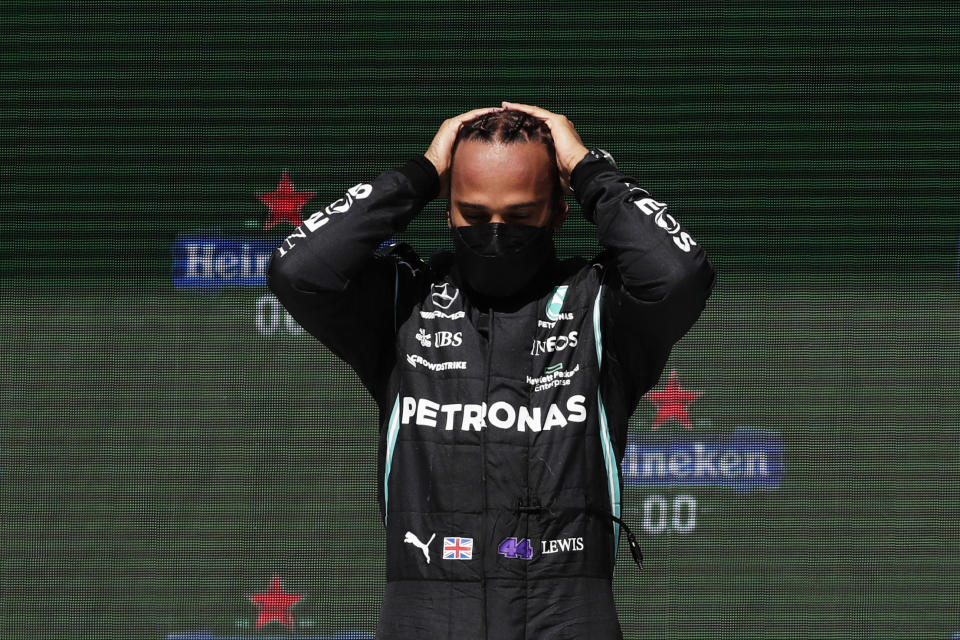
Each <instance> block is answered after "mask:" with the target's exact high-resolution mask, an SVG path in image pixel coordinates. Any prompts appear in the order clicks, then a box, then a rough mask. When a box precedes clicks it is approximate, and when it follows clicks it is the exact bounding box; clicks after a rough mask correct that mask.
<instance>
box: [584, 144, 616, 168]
mask: <svg viewBox="0 0 960 640" xmlns="http://www.w3.org/2000/svg"><path fill="white" fill-rule="evenodd" d="M590 153H591V154H593V156H594V157H595V158H603V159H604V160H606V161H607V162H609V163H610V164H612V165H613V166H615V167H616V166H617V162H616V160H614V159H613V156H612V155H610V154H609V153H608V152H606V151H604V150H603V149H600V148H597V149H591V150H590Z"/></svg>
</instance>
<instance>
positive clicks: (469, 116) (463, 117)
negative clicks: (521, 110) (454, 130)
mask: <svg viewBox="0 0 960 640" xmlns="http://www.w3.org/2000/svg"><path fill="white" fill-rule="evenodd" d="M494 111H503V107H481V108H479V109H472V110H470V111H467V112H466V113H461V114H460V115H458V116H456V117H454V119H453V120H454V122H456V123H457V124H461V123H463V122H466V121H468V120H473V119H474V118H479V117H480V116H482V115H486V114H488V113H492V112H494Z"/></svg>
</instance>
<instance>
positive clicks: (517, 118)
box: [450, 109, 563, 204]
mask: <svg viewBox="0 0 960 640" xmlns="http://www.w3.org/2000/svg"><path fill="white" fill-rule="evenodd" d="M463 140H479V141H481V142H488V143H490V144H496V143H501V144H515V143H523V142H540V143H542V144H543V145H544V146H546V147H547V151H548V152H549V153H550V157H551V158H555V157H556V155H557V150H556V147H555V146H554V143H553V136H552V135H551V134H550V127H548V126H547V123H546V122H544V121H543V120H540V119H539V118H535V117H534V116H531V115H530V114H528V113H524V112H523V111H516V110H514V109H502V110H500V111H491V112H489V113H485V114H483V115H482V116H477V117H476V118H474V119H473V120H468V121H467V122H464V123H463V124H462V125H460V130H459V131H458V132H457V137H456V139H454V141H453V149H452V150H451V152H450V166H451V169H452V167H453V158H454V156H455V155H456V152H457V145H459V144H460V142H461V141H463ZM551 171H552V173H553V180H554V182H555V183H556V189H555V193H554V195H553V198H554V203H555V204H556V203H557V202H559V200H560V199H562V198H563V191H562V188H561V185H560V174H559V169H557V166H556V164H552V170H551Z"/></svg>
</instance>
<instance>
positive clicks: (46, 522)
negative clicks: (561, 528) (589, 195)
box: [0, 2, 960, 639]
mask: <svg viewBox="0 0 960 640" xmlns="http://www.w3.org/2000/svg"><path fill="white" fill-rule="evenodd" d="M958 18H960V11H958V9H957V7H956V5H955V4H954V3H896V4H894V3H814V4H811V3H804V4H801V3H774V2H763V3H714V2H711V3H686V4H685V3H596V4H594V5H588V4H587V3H574V2H536V3H506V2H469V3H467V2H442V3H434V2H429V3H428V2H414V3H396V2H363V3H352V2H350V3H331V2H320V3H269V4H259V3H237V4H218V3H194V2H191V3H186V2H183V3H181V2H166V3H140V2H137V3H134V2H129V3H108V2H86V3H54V2H42V3H5V4H4V7H3V9H2V18H0V22H2V25H3V29H2V36H0V39H2V42H3V61H4V62H3V68H2V83H3V92H2V96H0V101H2V104H3V110H2V116H0V117H2V125H0V127H2V136H3V152H4V158H5V161H4V171H3V185H2V195H0V198H2V202H3V211H4V213H3V220H2V229H3V233H2V240H0V242H2V282H3V295H2V302H0V304H2V312H3V321H4V323H3V324H4V331H3V363H2V373H0V380H2V383H3V384H2V398H3V413H2V415H3V422H2V426H3V432H2V441H0V491H2V525H0V535H2V545H0V546H2V575H0V595H2V610H0V616H2V628H0V636H2V637H3V638H11V639H12V638H50V639H60V638H118V639H120V638H122V639H126V638H199V637H203V636H202V635H201V632H207V634H208V635H207V637H208V638H226V637H231V638H241V637H242V638H255V637H267V636H270V637H295V638H329V637H333V636H335V635H336V634H338V633H341V634H344V633H354V634H355V635H354V636H352V637H356V638H360V637H371V635H372V632H373V630H374V628H375V625H376V619H377V614H378V610H379V602H380V594H381V591H382V588H383V578H382V573H383V567H382V564H383V548H384V544H383V534H382V528H381V525H380V523H379V516H378V511H377V506H376V486H375V473H376V457H375V456H376V437H377V425H376V411H375V405H374V403H373V401H372V400H371V399H370V398H368V397H367V396H366V394H365V392H364V391H363V389H362V388H361V387H360V385H359V383H358V381H357V379H356V377H355V376H354V375H353V373H352V372H350V371H349V370H348V369H346V368H345V365H343V364H342V363H341V362H340V361H338V360H337V359H336V358H334V357H333V356H332V355H331V354H330V353H329V352H328V351H327V350H326V349H325V348H324V347H322V346H321V345H320V344H319V343H318V342H316V341H315V340H314V339H313V338H312V337H311V336H309V335H308V334H306V333H305V332H303V331H302V330H301V329H300V328H299V327H298V326H297V325H296V324H295V323H294V322H292V321H291V320H290V319H289V318H288V317H287V316H286V315H285V314H284V312H283V309H282V308H281V307H279V305H278V304H277V302H276V300H275V299H274V298H273V296H272V295H271V293H270V292H269V290H268V289H267V288H266V287H265V285H264V284H263V281H262V278H260V279H259V280H258V279H257V275H256V273H254V274H253V276H251V278H250V279H249V281H247V282H236V283H227V284H224V283H222V282H221V283H220V284H221V286H194V285H196V284H203V283H204V282H206V283H207V284H210V282H209V279H207V280H205V279H204V277H203V273H202V269H201V267H199V266H198V267H196V269H198V270H200V271H198V272H197V273H199V275H198V276H197V277H196V278H193V280H191V279H190V278H186V279H185V280H184V279H183V278H181V279H179V280H178V278H179V277H180V276H183V275H184V274H183V273H182V269H181V271H178V266H177V261H176V259H175V258H176V255H177V250H178V249H177V248H178V247H181V248H182V247H183V246H184V245H185V243H186V244H189V243H190V242H193V243H194V244H197V246H201V245H203V243H207V244H209V245H211V246H214V247H215V248H216V250H217V251H221V250H222V251H227V250H228V249H230V248H232V249H230V250H239V249H238V248H239V247H240V246H242V244H243V243H247V244H248V246H249V247H253V248H252V249H250V250H251V251H253V252H254V253H257V252H259V254H262V253H263V251H264V247H269V246H270V245H271V243H272V245H273V246H275V245H276V244H279V242H280V240H281V239H282V238H283V237H285V235H286V234H288V233H289V232H291V231H292V230H293V227H292V226H291V225H290V223H289V222H286V221H283V222H280V223H278V224H276V225H275V226H273V227H272V228H270V229H266V228H265V227H266V226H267V224H268V221H269V220H270V218H271V211H270V209H269V208H268V207H267V206H266V205H265V204H264V203H263V202H262V201H261V199H260V198H259V197H258V196H259V194H263V193H269V192H273V191H276V190H277V188H278V185H280V183H281V181H282V179H283V176H284V173H285V172H286V174H287V176H288V177H289V180H290V182H291V183H292V184H293V189H294V190H295V191H297V192H306V193H309V194H312V195H311V197H310V199H309V200H308V202H307V203H306V204H305V206H304V208H303V210H302V212H301V213H302V215H303V217H306V216H308V215H309V214H310V213H312V212H313V211H316V210H319V209H321V208H323V207H324V206H326V205H327V204H328V203H330V202H332V201H333V200H335V199H337V198H339V197H340V196H341V195H342V194H343V192H344V191H345V190H346V189H347V188H349V187H350V186H352V185H354V184H357V183H358V182H363V181H368V180H370V179H372V178H373V177H374V176H376V175H377V174H378V173H380V172H381V171H383V170H385V169H387V168H390V167H395V166H398V165H400V164H402V163H403V162H404V161H405V160H406V158H408V157H409V156H411V155H413V154H417V153H422V152H423V151H424V150H425V149H426V147H427V145H428V144H429V142H430V140H431V138H432V137H433V134H434V133H435V131H436V129H437V127H438V126H439V125H440V123H441V122H442V121H443V120H444V119H445V118H447V117H450V116H453V115H456V114H458V113H461V112H463V111H466V110H468V109H471V108H474V107H478V106H487V105H493V104H497V103H499V101H500V100H503V99H507V100H513V101H516V102H525V103H531V104H537V105H540V106H543V107H546V108H548V109H551V110H554V111H558V112H561V113H564V114H566V115H567V116H569V117H570V119H571V120H572V121H573V122H574V123H575V125H576V127H577V129H578V131H579V132H580V134H581V136H582V138H583V139H584V141H585V143H586V144H587V145H588V146H599V147H602V148H604V149H606V150H608V151H609V152H610V153H611V154H612V155H613V156H614V157H615V158H616V160H617V163H618V165H619V166H620V167H621V168H622V169H624V170H625V171H626V172H627V173H628V174H630V175H632V176H635V177H637V178H638V179H639V181H640V184H641V185H642V186H644V187H645V188H646V189H648V190H649V191H650V193H651V194H652V195H653V196H654V197H655V198H657V199H658V200H660V201H662V202H666V203H668V204H669V205H670V212H671V213H672V214H673V215H674V216H676V217H677V219H678V220H680V221H681V223H682V224H683V225H684V226H685V227H686V228H687V229H688V230H689V231H690V233H691V234H692V235H693V237H694V238H695V239H696V240H697V241H698V243H700V244H701V245H702V246H703V247H704V248H705V250H706V252H707V255H708V256H709V257H710V259H711V261H712V263H713V264H714V266H715V267H716V269H717V271H718V281H717V286H716V288H715V290H714V292H713V295H712V297H711V298H710V300H709V301H708V303H707V307H706V309H705V311H704V313H703V315H702V317H701V319H700V320H699V322H698V323H697V324H696V325H695V326H694V328H693V329H692V330H691V331H690V332H689V333H688V334H687V336H686V337H685V338H683V340H682V341H681V342H680V343H679V344H678V345H677V346H676V347H675V349H674V351H673V354H672V356H671V358H670V361H669V362H668V364H667V367H666V369H665V371H664V374H663V376H662V378H661V380H660V383H659V384H658V385H657V386H656V387H655V388H654V391H655V392H662V391H664V389H665V388H666V387H667V384H668V382H669V380H670V378H671V376H672V375H673V373H674V372H675V374H676V381H677V384H678V385H679V386H680V387H681V388H682V389H683V390H685V391H688V392H690V393H692V394H694V395H695V396H696V398H695V399H694V400H692V401H690V402H689V403H688V405H687V409H688V417H689V421H688V422H687V423H686V424H683V423H681V422H680V421H678V420H676V419H671V420H667V421H665V422H663V423H662V424H659V425H657V428H656V429H654V423H655V421H656V420H657V416H658V410H657V406H656V404H655V403H654V402H653V401H652V400H651V398H649V397H648V398H644V399H642V400H641V402H640V405H639V406H638V409H637V411H636V413H635V414H634V416H633V418H632V421H631V433H632V434H634V436H635V438H636V439H637V441H640V442H644V441H653V440H651V439H659V440H657V441H666V442H670V441H672V440H675V439H683V438H687V439H689V438H699V439H700V440H702V441H704V442H707V441H716V440H717V439H718V438H723V437H730V436H731V434H734V433H738V432H739V433H742V432H744V431H745V430H747V431H751V432H754V433H756V432H760V433H763V434H765V436H764V437H766V438H768V439H769V440H770V441H771V442H775V443H777V444H778V445H779V446H782V454H781V457H780V458H779V461H780V463H782V469H781V471H780V473H779V475H777V476H776V477H775V478H773V477H771V478H768V481H767V482H766V486H755V487H751V488H744V487H740V488H739V489H738V488H736V487H731V486H698V485H693V484H690V483H688V482H683V481H665V482H662V483H661V484H659V485H658V484H655V483H654V484H646V485H642V486H638V485H633V484H630V485H628V486H627V487H626V488H625V491H624V501H625V508H624V513H625V518H626V520H627V522H628V523H629V524H631V525H632V528H633V529H634V530H635V531H636V532H637V533H638V534H639V536H640V541H641V546H642V548H643V550H644V553H645V554H646V558H647V561H646V565H645V566H646V568H645V570H644V571H642V572H640V571H638V570H637V568H636V566H635V565H634V564H633V563H632V562H631V561H630V556H629V552H628V550H627V548H626V543H625V542H623V543H622V544H621V548H620V554H619V563H618V568H617V573H616V577H615V585H614V587H615V593H616V596H617V603H618V609H619V613H620V617H621V623H622V626H623V629H624V632H625V634H626V637H628V638H671V639H674V638H675V639H680V638H690V639H693V638H730V639H740V638H783V639H786V638H953V637H954V635H955V634H957V633H960V613H958V611H960V587H958V582H960V543H958V538H960V527H958V517H960V506H958V503H960V498H958V495H960V466H958V463H960V455H958V433H960V430H958V426H960V425H958V423H960V408H958V406H960V402H958V398H957V389H958V388H960V364H958V363H960V348H958V345H960V300H958V296H960V287H958V267H960V265H958V237H960V224H958V223H960V214H958V206H957V205H958V192H960V189H958V180H957V164H958V163H957V158H958V157H960V155H958V142H960V136H958V132H960V126H958V115H957V112H958V107H960V101H958V97H960V91H958V69H960V66H958V62H960V59H958V56H957V43H958ZM442 215H443V206H442V204H440V203H437V202H435V203H432V204H431V205H429V206H428V207H427V208H426V209H424V211H423V212H422V213H421V214H420V215H419V216H418V217H417V219H416V220H415V221H414V222H413V223H412V224H411V225H410V226H409V227H408V228H407V230H406V231H405V232H404V233H403V234H401V236H400V237H399V238H398V239H401V240H405V241H407V242H410V243H411V244H412V245H413V246H414V247H415V248H416V249H417V250H418V251H420V253H421V254H422V255H427V254H429V253H430V252H431V251H433V250H434V249H436V248H439V247H445V246H450V244H451V243H450V242H449V239H448V235H447V231H446V227H445V224H444V223H443V218H442ZM558 246H559V249H560V253H561V254H562V255H564V256H569V255H574V254H577V253H580V254H583V255H587V256H588V257H589V256H592V255H593V254H594V253H595V252H596V251H597V247H596V243H595V236H594V230H593V228H592V227H591V226H590V225H589V224H588V223H586V222H585V221H583V220H582V218H580V215H579V207H578V206H577V205H573V206H572V212H571V217H570V220H569V222H568V224H567V225H566V226H565V227H564V229H563V231H562V232H561V233H560V235H559V236H558ZM225 260H226V258H225ZM223 264H227V263H226V262H225V263H223ZM224 268H226V267H224ZM227 271H229V269H227ZM188 275H189V274H188ZM260 275H261V276H262V273H261V274H260ZM357 339H358V340H362V339H363V336H361V335H358V336H357ZM688 427H689V428H688ZM274 578H278V580H277V581H274ZM271 581H274V582H275V583H276V582H279V588H280V589H282V590H283V591H284V592H286V593H289V594H295V595H299V596H300V597H299V599H297V598H294V599H295V600H296V603H295V604H293V605H292V606H290V607H288V609H287V612H288V613H289V618H290V619H289V622H290V624H289V626H286V625H284V624H281V622H279V621H276V620H274V621H271V622H269V623H268V624H266V625H263V626H260V627H258V607H257V606H256V605H255V604H254V602H253V600H252V599H251V598H255V597H256V594H263V593H266V592H268V591H270V589H271ZM364 634H367V635H364ZM341 637H344V636H341Z"/></svg>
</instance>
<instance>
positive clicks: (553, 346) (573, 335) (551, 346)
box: [530, 331, 577, 356]
mask: <svg viewBox="0 0 960 640" xmlns="http://www.w3.org/2000/svg"><path fill="white" fill-rule="evenodd" d="M575 346H577V332H576V331H571V332H570V333H568V334H567V335H559V336H550V337H549V338H547V339H546V340H537V339H534V341H533V348H532V349H530V355H532V356H539V355H540V354H542V353H554V352H556V351H563V350H564V349H566V348H567V347H575Z"/></svg>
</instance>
